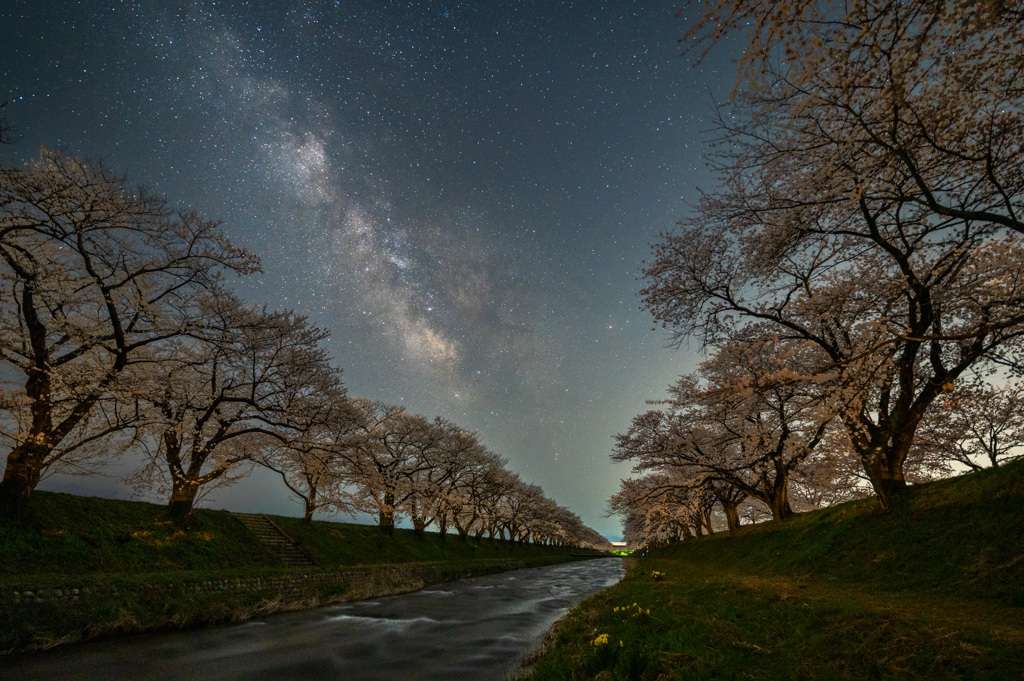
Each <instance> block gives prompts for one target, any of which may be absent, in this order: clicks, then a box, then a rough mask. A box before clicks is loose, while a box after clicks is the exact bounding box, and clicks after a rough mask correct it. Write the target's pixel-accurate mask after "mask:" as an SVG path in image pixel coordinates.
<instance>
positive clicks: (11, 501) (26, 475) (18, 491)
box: [0, 452, 40, 523]
mask: <svg viewBox="0 0 1024 681" xmlns="http://www.w3.org/2000/svg"><path fill="white" fill-rule="evenodd" d="M13 457H14V452H11V454H10V456H8V458H7V469H6V470H4V479H3V480H2V481H0V518H2V519H5V520H13V521H14V522H19V523H20V522H22V521H24V520H25V517H26V514H27V513H28V500H29V497H30V496H31V495H32V490H33V489H35V487H36V485H37V484H39V477H40V473H39V471H38V470H34V468H33V467H32V466H30V465H28V464H27V463H25V462H24V461H20V460H12V458H13Z"/></svg>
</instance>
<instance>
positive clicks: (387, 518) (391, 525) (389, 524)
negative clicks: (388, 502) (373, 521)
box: [377, 510, 395, 534]
mask: <svg viewBox="0 0 1024 681" xmlns="http://www.w3.org/2000/svg"><path fill="white" fill-rule="evenodd" d="M377 527H379V528H380V529H381V531H382V532H384V534H392V533H394V531H395V512H394V511H392V510H387V511H384V510H382V511H380V512H379V513H378V514H377Z"/></svg>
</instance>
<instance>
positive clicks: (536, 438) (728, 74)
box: [0, 0, 735, 539]
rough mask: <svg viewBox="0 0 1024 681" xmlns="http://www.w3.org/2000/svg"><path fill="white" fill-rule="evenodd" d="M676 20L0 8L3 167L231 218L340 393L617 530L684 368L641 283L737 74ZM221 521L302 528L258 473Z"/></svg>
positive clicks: (506, 12) (357, 8)
mask: <svg viewBox="0 0 1024 681" xmlns="http://www.w3.org/2000/svg"><path fill="white" fill-rule="evenodd" d="M675 9H676V7H675V6H674V5H673V4H671V3H668V4H666V3H654V2H628V1H626V2H623V1H618V2H590V1H587V2H552V1H551V0H540V1H537V2H523V1H518V0H517V1H515V2H511V1H510V2H467V3H465V4H457V3H442V2H436V3H434V2H425V3H404V2H371V1H365V2H363V1H360V2H322V3H298V2H295V3H292V2H289V3H270V2H253V3H242V2H227V1H225V2H196V3H185V2H155V1H153V2H108V3H98V2H84V3H73V2H66V1H53V2H48V1H42V0H28V1H26V2H10V1H8V0H3V1H0V74H2V78H0V101H4V100H9V101H10V104H9V105H8V107H7V108H6V109H5V115H6V117H7V118H8V119H9V122H10V123H11V124H13V125H14V126H15V128H16V129H17V131H18V133H20V141H19V142H18V143H17V144H15V145H13V146H8V147H4V148H2V149H0V155H2V160H3V161H4V162H8V163H10V162H13V163H19V164H20V163H22V162H23V161H24V160H26V159H28V158H31V157H33V156H35V155H36V154H37V153H38V148H39V146H40V145H47V146H51V147H57V146H59V147H63V148H65V149H67V150H68V151H71V152H73V153H76V154H84V155H87V156H89V157H92V158H101V159H103V160H104V161H105V162H106V163H107V164H108V165H109V166H111V167H112V168H114V169H116V170H118V171H123V172H127V173H128V175H129V176H130V177H131V179H132V180H133V181H134V182H136V183H141V184H146V185H147V186H149V187H150V188H152V189H153V190H155V191H157V192H158V193H160V194H163V195H164V196H166V197H167V198H168V199H169V200H170V201H171V202H172V204H174V205H176V206H179V207H182V208H195V209H197V210H199V211H200V213H201V214H202V215H203V216H204V217H207V218H216V219H219V220H222V221H223V228H224V230H225V231H226V232H227V233H228V234H229V236H230V237H231V239H232V241H233V242H234V243H235V244H237V245H240V246H244V247H245V248H248V249H250V250H252V251H255V252H256V253H257V254H259V255H260V256H261V258H262V260H263V269H264V272H263V273H262V274H257V275H253V276H251V277H247V278H243V279H238V280H237V281H236V282H235V283H236V284H237V290H238V291H239V293H240V294H241V295H242V296H243V297H244V298H245V299H247V300H250V301H252V302H261V303H267V304H269V305H270V306H271V307H274V308H291V309H294V310H296V311H298V312H300V313H302V314H305V315H307V316H309V318H310V319H311V321H312V322H313V323H315V324H317V325H319V326H322V327H324V328H327V329H329V330H330V333H331V336H330V340H329V342H328V343H327V348H328V350H329V351H330V353H331V355H332V356H333V358H334V361H335V363H336V364H337V365H339V366H341V367H343V368H344V380H345V384H346V386H347V388H348V391H349V394H350V395H353V396H360V397H369V398H374V399H380V400H383V401H386V402H390V403H395V404H401V405H404V406H405V407H407V408H408V409H409V410H411V411H414V412H419V413H422V414H424V415H426V416H428V417H433V416H443V417H445V418H448V419H451V420H453V421H455V422H457V423H459V424H460V425H462V426H464V427H466V428H469V429H471V430H474V431H477V432H478V433H479V434H480V435H481V438H482V440H483V441H484V443H485V444H486V445H487V446H488V447H490V448H491V449H492V450H493V451H495V452H498V453H499V454H502V455H504V456H506V457H507V458H508V459H509V468H510V469H512V470H514V471H516V472H517V473H519V474H520V475H521V476H522V477H523V479H524V480H526V481H528V482H532V483H536V484H539V485H541V486H542V487H543V488H544V490H545V492H546V493H547V494H548V496H550V497H551V498H553V499H554V500H556V501H557V502H558V503H560V504H562V505H564V506H567V507H568V508H570V509H571V510H573V511H575V512H577V513H578V514H580V515H581V517H582V518H583V521H584V522H585V523H587V524H589V525H590V526H592V527H594V528H595V529H597V530H598V531H600V532H602V533H603V534H605V535H606V536H608V537H610V538H612V539H617V538H619V537H620V536H621V527H620V524H619V521H618V519H616V518H605V517H604V513H605V508H606V503H607V499H608V497H609V496H610V495H611V494H613V493H614V492H615V491H616V490H617V489H618V484H619V480H620V478H622V477H626V476H628V475H629V469H628V467H626V466H622V465H614V464H612V463H611V462H610V461H609V458H608V455H609V453H610V451H611V446H612V440H611V436H612V435H613V434H614V433H616V432H622V431H624V430H625V429H626V428H628V426H629V422H630V419H631V418H632V416H634V415H635V414H637V413H639V412H640V411H643V410H644V409H645V404H644V401H645V400H647V399H659V398H661V397H662V396H664V394H665V387H666V386H667V385H668V384H669V383H670V382H671V381H672V380H674V378H675V377H676V376H677V375H678V374H680V373H683V372H686V371H689V370H690V369H691V368H692V366H693V362H694V359H695V354H694V353H692V352H687V351H685V350H684V351H673V350H669V349H666V341H667V336H666V334H665V333H664V332H663V331H662V330H660V329H659V330H658V331H652V327H653V326H654V324H653V322H652V320H651V317H650V315H649V314H648V313H646V312H644V311H642V310H641V309H640V300H639V296H638V293H637V292H638V290H639V288H640V287H641V283H640V282H638V281H637V276H638V271H639V268H640V266H641V262H642V260H643V259H644V258H645V257H646V256H647V255H648V253H649V243H650V242H652V241H653V240H655V239H656V238H657V234H658V232H660V231H663V230H666V229H669V228H671V227H672V225H673V224H674V223H675V222H676V221H677V220H678V219H679V218H681V217H683V216H684V215H685V214H686V213H687V211H688V204H689V203H692V202H693V201H694V200H695V198H696V188H697V186H701V187H704V188H707V187H709V186H710V184H711V182H710V179H709V177H708V176H707V173H706V171H705V168H704V162H703V160H702V153H704V152H706V142H707V138H708V135H707V130H708V129H709V128H710V127H711V123H710V119H711V108H712V102H713V100H714V99H719V100H721V99H724V98H726V97H727V96H728V92H729V90H730V89H731V87H732V86H733V85H734V79H735V75H734V73H735V72H734V70H733V66H732V65H731V63H730V62H728V60H727V59H726V58H725V57H724V56H722V53H723V52H724V51H725V50H719V51H718V52H717V53H716V54H717V56H716V57H715V60H714V61H710V62H705V63H704V64H702V65H701V66H699V67H697V68H692V60H691V59H690V58H684V57H680V56H679V52H680V47H679V44H678V43H677V40H678V39H679V37H681V36H682V34H683V33H684V32H685V30H686V27H687V18H686V17H685V16H684V17H683V18H680V19H677V18H674V10H675ZM43 487H44V488H50V489H66V490H71V491H95V492H97V493H104V494H109V495H115V494H116V495H119V496H125V495H127V494H128V493H129V490H128V489H127V488H124V487H120V488H118V487H117V485H116V482H115V480H114V478H110V477H107V478H95V479H91V480H83V479H73V478H67V477H60V476H57V477H54V478H51V479H50V480H48V481H47V482H46V483H44V485H43ZM209 503H210V505H213V506H228V507H230V508H233V509H235V510H257V509H258V510H263V511H267V512H275V513H290V514H295V513H297V512H298V511H299V507H298V504H297V502H296V501H293V500H292V499H290V498H289V496H288V493H287V492H286V491H285V490H284V488H283V486H282V485H281V484H280V481H279V480H275V479H274V478H272V477H270V476H269V475H266V474H264V475H257V476H255V477H253V478H251V479H249V480H247V481H244V482H242V483H240V484H238V485H237V486H236V487H234V488H231V489H228V490H223V491H220V492H218V493H217V494H216V496H215V498H214V499H213V500H210V501H209Z"/></svg>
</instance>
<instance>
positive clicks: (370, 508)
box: [344, 398, 434, 533]
mask: <svg viewBox="0 0 1024 681" xmlns="http://www.w3.org/2000/svg"><path fill="white" fill-rule="evenodd" d="M352 403H353V405H354V406H355V408H356V409H358V410H360V411H361V412H362V414H361V416H360V418H359V428H358V431H357V433H356V435H355V436H354V437H353V438H352V440H351V443H352V445H351V447H350V448H348V449H347V451H346V453H345V455H344V456H345V459H346V466H347V468H348V470H349V471H350V474H351V476H352V480H353V481H354V484H353V491H352V493H351V497H350V501H351V503H352V505H353V507H354V508H355V509H357V510H359V511H361V512H364V513H371V514H374V515H376V516H377V524H378V526H379V527H380V528H381V530H383V531H384V532H386V533H390V532H392V531H393V530H394V528H395V521H396V519H397V518H398V517H399V516H400V514H401V512H402V505H403V503H404V502H405V501H406V500H407V499H409V498H410V497H412V496H413V495H415V494H416V489H415V488H414V487H413V485H412V482H413V480H415V479H416V478H417V477H418V476H419V475H420V474H421V473H425V472H426V471H427V470H428V469H429V463H427V462H425V461H424V460H423V459H422V458H421V457H420V453H421V452H422V451H423V449H424V448H425V447H428V446H429V441H430V440H431V439H432V438H433V436H434V434H433V433H432V432H431V431H430V422H429V421H427V419H426V418H425V417H423V416H421V415H419V414H411V413H410V412H408V411H406V410H405V409H404V408H403V407H399V406H395V405H389V404H385V403H383V402H377V401H373V400H367V399H364V398H354V399H353V400H352Z"/></svg>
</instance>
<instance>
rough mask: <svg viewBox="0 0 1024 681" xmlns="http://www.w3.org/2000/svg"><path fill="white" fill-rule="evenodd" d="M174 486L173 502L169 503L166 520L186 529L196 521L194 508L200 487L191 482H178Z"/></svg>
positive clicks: (165, 514) (165, 512)
mask: <svg viewBox="0 0 1024 681" xmlns="http://www.w3.org/2000/svg"><path fill="white" fill-rule="evenodd" d="M173 485H174V486H173V488H172V489H171V500H170V501H169V502H168V503H167V510H166V511H164V518H166V519H167V520H170V521H171V522H173V523H174V524H175V525H178V526H179V527H184V526H186V525H189V524H191V523H192V521H193V520H194V519H195V516H194V515H193V513H192V507H193V505H194V504H195V501H196V495H197V494H198V493H199V485H198V483H195V482H192V481H189V480H182V481H177V480H176V481H175V482H174V483H173Z"/></svg>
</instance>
